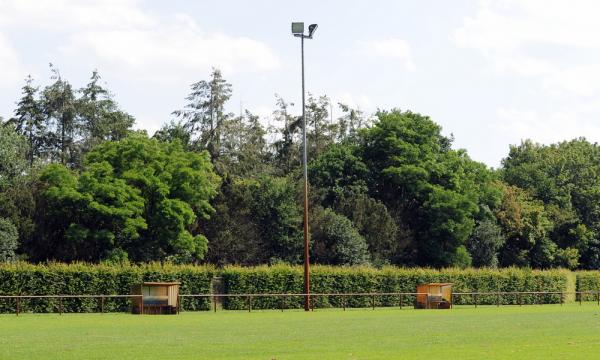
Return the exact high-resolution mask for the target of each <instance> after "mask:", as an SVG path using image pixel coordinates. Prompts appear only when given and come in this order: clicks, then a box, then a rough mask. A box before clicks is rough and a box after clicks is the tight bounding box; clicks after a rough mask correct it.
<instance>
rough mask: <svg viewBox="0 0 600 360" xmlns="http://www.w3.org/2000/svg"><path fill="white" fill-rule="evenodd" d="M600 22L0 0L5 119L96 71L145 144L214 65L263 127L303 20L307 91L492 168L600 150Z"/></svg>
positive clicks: (466, 8)
mask: <svg viewBox="0 0 600 360" xmlns="http://www.w3.org/2000/svg"><path fill="white" fill-rule="evenodd" d="M599 10H600V3H598V2H595V1H583V0H582V1H568V2H567V1H552V0H549V1H538V0H535V1H516V0H502V1H475V0H473V1H460V0H459V1H442V0H439V1H373V0H372V1H355V2H353V1H303V2H301V3H300V2H290V1H225V0H224V1H211V2H207V1H158V0H156V1H135V0H107V1H102V0H87V1H71V0H52V1H45V0H38V1H27V0H20V1H19V0H0V116H3V117H5V118H7V117H10V116H11V115H12V111H13V109H14V103H15V101H17V100H18V98H19V95H20V87H21V86H22V84H23V79H24V78H25V76H26V75H27V74H32V76H34V78H35V79H36V80H37V83H38V84H41V85H45V84H48V83H49V81H50V80H49V75H50V74H49V70H48V63H50V62H52V63H54V64H55V65H56V66H57V67H58V68H59V69H60V70H61V73H62V74H63V77H65V78H66V79H68V80H70V81H71V82H72V83H73V84H74V85H75V86H77V87H79V86H82V85H84V84H85V83H86V82H87V79H88V78H89V75H90V73H91V71H92V70H93V69H98V70H99V71H100V73H101V75H102V77H103V80H104V81H105V82H106V84H107V86H108V87H109V88H110V89H111V90H112V92H113V93H114V94H115V97H116V100H117V101H118V102H119V103H120V104H121V106H122V107H123V108H124V109H125V110H127V111H129V112H130V113H131V114H133V115H134V116H135V117H136V119H137V124H138V125H137V126H138V127H142V128H146V129H149V130H150V131H151V132H152V131H154V130H156V129H158V128H159V127H160V125H161V124H162V123H164V122H166V121H168V120H170V119H171V115H170V113H171V112H172V111H173V110H175V109H178V108H181V107H182V106H183V105H184V103H185V102H184V97H185V96H186V94H187V92H188V89H189V84H191V83H192V82H195V81H198V80H202V79H206V78H207V76H208V74H209V72H210V68H211V67H212V66H216V67H219V68H221V69H222V71H223V73H224V75H225V77H226V78H227V79H228V80H229V81H230V82H231V83H232V84H233V86H234V97H233V98H232V101H231V103H230V110H231V111H235V112H238V111H239V108H240V104H241V105H242V106H243V107H244V108H248V109H249V110H251V111H253V112H256V113H258V114H261V115H263V116H264V117H265V120H264V121H265V123H268V122H269V119H268V117H269V115H270V113H271V111H272V110H273V107H274V103H275V98H274V94H275V93H278V94H280V95H281V96H283V97H284V98H285V99H287V100H288V101H292V102H295V103H296V104H299V101H300V95H301V94H300V91H299V89H300V77H299V69H300V62H299V50H300V48H299V40H298V39H295V38H293V37H292V36H291V34H290V22H292V21H304V22H306V23H307V24H309V23H318V24H319V28H318V30H317V33H316V35H315V39H313V40H310V41H309V42H307V43H306V66H307V81H306V84H307V90H308V91H310V92H312V93H314V94H317V95H321V94H327V95H328V96H330V97H331V98H332V100H333V101H334V102H339V101H342V102H346V103H350V104H353V105H355V106H360V108H361V109H363V110H365V111H375V110H376V109H377V108H382V109H389V108H392V107H398V108H401V109H409V110H412V111H416V112H420V113H422V114H426V115H429V116H431V117H432V119H433V120H434V121H436V122H438V123H439V124H441V125H442V127H443V129H444V133H446V134H450V133H453V134H454V136H455V139H456V141H455V147H460V148H466V149H467V150H468V151H469V154H470V156H471V157H472V158H474V159H476V160H479V161H483V162H485V163H487V164H488V165H490V166H498V165H499V163H500V160H501V159H502V158H503V157H504V156H506V154H507V152H508V146H509V144H518V143H519V142H520V141H521V139H525V138H531V139H533V140H534V141H537V142H542V143H550V142H556V141H560V140H563V139H570V138H574V137H578V136H585V137H587V138H588V139H589V140H592V141H598V140H600V120H599V119H598V115H600V100H599V99H600V98H599V97H598V95H600V61H599V60H600V37H598V36H597V34H598V33H599V32H600V22H598V21H597V14H599V13H600V11H599ZM296 111H298V112H299V111H300V108H299V107H298V106H296ZM336 114H339V111H337V110H336V109H334V116H335V115H336Z"/></svg>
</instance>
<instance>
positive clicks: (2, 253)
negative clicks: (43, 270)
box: [0, 218, 19, 263]
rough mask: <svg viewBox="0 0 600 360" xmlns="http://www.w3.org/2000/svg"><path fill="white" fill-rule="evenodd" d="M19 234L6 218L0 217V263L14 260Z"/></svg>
mask: <svg viewBox="0 0 600 360" xmlns="http://www.w3.org/2000/svg"><path fill="white" fill-rule="evenodd" d="M18 239H19V235H18V233H17V228H16V227H15V226H14V225H13V223H11V222H10V221H9V220H8V219H4V218H0V263H2V262H11V261H15V260H16V258H17V257H16V253H15V251H16V250H17V247H18V244H19V243H18Z"/></svg>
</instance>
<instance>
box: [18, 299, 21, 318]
mask: <svg viewBox="0 0 600 360" xmlns="http://www.w3.org/2000/svg"><path fill="white" fill-rule="evenodd" d="M19 311H21V298H19V297H18V298H17V316H19Z"/></svg>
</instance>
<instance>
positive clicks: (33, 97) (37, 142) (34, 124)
mask: <svg viewBox="0 0 600 360" xmlns="http://www.w3.org/2000/svg"><path fill="white" fill-rule="evenodd" d="M38 90H39V88H38V87H35V86H33V79H32V78H31V76H28V77H27V79H25V86H23V88H22V94H23V95H22V97H21V99H20V100H19V102H18V103H17V108H16V109H15V116H14V117H13V118H12V119H10V120H9V121H8V124H12V125H14V127H15V130H16V131H17V133H19V134H20V135H23V136H24V137H25V138H26V139H27V143H28V148H29V152H28V155H27V158H28V160H29V165H30V166H31V165H32V164H33V161H34V159H36V158H37V157H39V156H41V154H42V153H43V152H44V149H45V145H46V124H45V123H44V114H43V109H42V104H41V103H40V101H39V100H38V99H37V92H38Z"/></svg>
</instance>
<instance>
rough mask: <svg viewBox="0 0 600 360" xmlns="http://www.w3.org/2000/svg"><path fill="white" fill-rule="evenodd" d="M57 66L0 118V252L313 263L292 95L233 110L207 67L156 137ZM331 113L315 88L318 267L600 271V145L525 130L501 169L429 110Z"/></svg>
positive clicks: (311, 137) (226, 87)
mask: <svg viewBox="0 0 600 360" xmlns="http://www.w3.org/2000/svg"><path fill="white" fill-rule="evenodd" d="M52 74H53V76H52V79H51V83H50V84H49V85H47V86H45V87H43V88H40V87H38V86H36V85H35V84H34V81H33V79H31V78H30V77H29V78H27V79H26V82H25V85H24V86H23V88H22V96H21V99H19V100H18V101H17V108H16V109H15V111H14V116H13V117H11V118H9V119H7V120H6V121H5V122H3V123H2V124H0V220H1V224H2V226H1V228H0V249H1V250H0V251H1V254H2V255H0V256H2V259H3V260H4V261H14V260H17V259H25V260H28V261H31V262H44V261H48V260H50V261H52V260H59V261H66V262H72V261H88V262H111V263H128V262H134V263H141V262H147V261H169V262H177V263H198V262H208V263H213V264H217V265H220V266H221V265H227V264H238V265H259V264H278V263H287V264H299V263H300V262H301V261H302V246H303V242H302V238H303V233H302V225H303V224H302V222H303V216H302V215H303V209H302V206H301V204H302V199H303V186H302V171H301V170H302V169H301V134H302V118H301V117H299V116H296V115H294V113H295V112H298V111H294V104H292V103H290V102H288V101H286V100H285V99H283V98H281V97H280V96H278V95H276V96H275V99H274V105H275V109H274V111H273V115H272V117H271V118H270V120H271V121H269V123H271V124H272V126H269V127H268V128H265V127H264V126H263V124H264V123H265V121H262V120H261V118H260V117H259V116H257V115H254V114H252V113H251V112H250V111H248V110H244V109H240V113H239V114H238V115H236V114H233V113H229V112H227V108H228V101H229V100H230V99H231V97H232V94H233V86H232V85H231V84H230V83H228V82H227V80H226V79H225V78H224V77H223V74H222V73H221V72H220V71H219V70H218V69H214V70H213V71H212V73H211V75H210V78H209V79H206V80H200V81H197V82H194V83H193V84H192V86H191V92H190V95H189V96H188V97H187V98H186V99H185V103H184V104H183V105H182V106H181V108H180V110H176V111H174V112H173V118H172V119H165V123H164V126H163V127H162V128H161V129H160V130H158V131H157V132H156V133H155V134H154V135H153V136H152V137H151V138H149V137H148V135H146V133H145V132H144V131H133V130H132V126H133V124H134V118H133V117H132V116H131V115H129V114H128V113H127V112H125V111H123V110H122V109H121V108H120V107H119V106H118V104H117V103H116V101H115V100H114V98H113V95H112V94H111V93H110V92H109V91H108V90H107V89H106V88H105V87H103V86H102V85H101V82H100V76H99V74H98V72H96V71H95V72H93V74H92V76H91V79H90V81H89V83H88V84H87V85H85V86H83V87H82V88H80V89H76V88H74V87H73V86H72V85H71V84H70V83H69V82H68V81H67V80H66V79H64V78H62V77H61V75H60V72H59V71H58V69H56V68H55V67H52ZM338 105H339V109H340V115H341V116H339V117H337V118H334V117H333V114H332V113H331V112H332V111H333V106H332V104H331V103H330V99H329V98H328V97H327V96H317V95H313V94H309V96H308V101H307V108H306V120H307V121H306V123H307V138H308V157H309V169H308V170H309V181H310V196H309V202H310V204H309V205H310V206H309V208H310V212H309V219H311V220H310V227H311V235H312V237H311V239H310V244H311V245H310V246H311V249H310V253H311V256H312V260H313V262H316V263H318V264H331V265H334V264H335V265H358V264H360V265H372V266H375V267H382V266H385V265H399V266H427V267H434V268H443V267H468V266H475V267H490V268H494V267H509V266H517V267H531V268H540V269H547V268H559V267H562V268H569V269H579V268H581V269H597V268H599V267H600V205H599V204H600V147H599V146H598V145H597V144H593V143H590V142H588V141H586V140H585V139H583V138H580V139H575V140H571V141H565V142H561V143H558V144H551V145H540V144H535V143H532V142H531V141H529V140H525V141H523V142H522V143H521V144H520V145H516V146H512V147H511V148H510V151H509V154H508V156H507V157H506V158H505V159H504V160H503V162H502V166H501V168H500V169H492V168H489V167H487V166H485V165H484V164H482V163H479V162H476V161H474V160H472V159H471V158H470V157H469V155H468V154H467V152H466V151H465V150H462V149H455V148H453V144H452V142H453V138H452V136H446V135H444V134H443V132H442V129H441V127H440V126H439V125H438V124H436V123H435V122H434V121H433V120H432V119H430V118H429V117H427V116H424V115H421V114H418V113H414V112H411V111H402V110H399V109H392V110H388V111H383V110H382V111H378V112H377V113H375V114H373V115H368V114H364V113H363V112H361V111H360V110H359V109H353V108H352V107H350V106H348V105H346V104H338ZM242 110H243V111H242ZM15 237H16V238H15ZM15 239H16V240H15Z"/></svg>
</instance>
